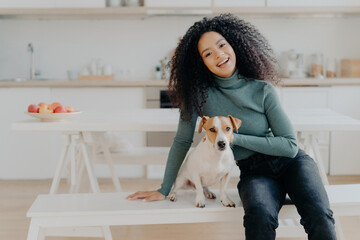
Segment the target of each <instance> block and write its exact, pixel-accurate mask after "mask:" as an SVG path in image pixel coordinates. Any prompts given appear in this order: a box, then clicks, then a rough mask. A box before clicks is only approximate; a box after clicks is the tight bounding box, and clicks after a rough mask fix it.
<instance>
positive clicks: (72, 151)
mask: <svg viewBox="0 0 360 240" xmlns="http://www.w3.org/2000/svg"><path fill="white" fill-rule="evenodd" d="M71 138H72V141H71V144H70V166H71V167H70V169H71V171H70V175H71V180H70V193H74V192H75V189H76V185H77V179H76V175H77V174H76V160H77V159H76V136H75V135H71Z"/></svg>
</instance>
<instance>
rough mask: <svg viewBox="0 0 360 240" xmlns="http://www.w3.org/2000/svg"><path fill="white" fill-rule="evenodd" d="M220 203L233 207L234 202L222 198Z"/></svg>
mask: <svg viewBox="0 0 360 240" xmlns="http://www.w3.org/2000/svg"><path fill="white" fill-rule="evenodd" d="M221 203H222V204H223V205H224V206H225V207H235V203H234V202H233V201H231V200H229V199H224V200H221Z"/></svg>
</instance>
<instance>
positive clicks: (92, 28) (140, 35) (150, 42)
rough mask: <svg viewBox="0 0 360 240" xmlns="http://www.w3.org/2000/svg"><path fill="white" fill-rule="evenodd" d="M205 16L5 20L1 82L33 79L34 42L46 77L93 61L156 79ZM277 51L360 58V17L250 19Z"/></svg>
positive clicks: (125, 75) (0, 26)
mask: <svg viewBox="0 0 360 240" xmlns="http://www.w3.org/2000/svg"><path fill="white" fill-rule="evenodd" d="M199 19H201V17H194V16H183V17H178V16H173V17H149V18H145V19H135V18H134V19H116V20H114V19H113V20H105V19H100V20H90V19H81V20H70V19H51V20H36V19H1V21H0V31H1V38H0V49H1V50H0V79H2V78H10V77H28V75H29V65H30V56H29V53H28V52H27V50H26V48H27V44H28V43H29V42H32V43H33V45H34V50H35V61H36V65H37V68H38V69H39V70H41V76H40V77H42V78H55V79H59V78H62V79H66V78H67V74H66V71H67V70H69V69H78V70H79V71H80V70H81V69H82V68H83V67H84V66H85V65H86V64H88V63H90V61H91V60H92V59H93V58H95V59H96V58H101V59H102V62H103V63H104V64H105V65H112V67H113V72H114V74H115V79H137V80H146V79H155V71H154V69H155V66H156V65H158V64H159V60H160V59H162V58H164V56H166V55H169V54H170V52H171V50H173V48H175V46H176V44H177V41H178V38H179V37H180V36H182V35H183V34H184V33H185V31H186V30H187V29H188V27H189V26H191V25H192V24H193V23H194V22H195V21H197V20H199ZM247 20H249V21H250V22H251V23H253V24H254V25H255V26H257V27H258V28H259V30H260V31H261V32H262V33H263V34H264V35H265V36H266V37H267V38H268V40H269V41H270V43H271V45H272V46H273V48H274V50H275V52H276V53H277V54H280V52H281V51H284V50H288V49H291V48H295V49H296V50H297V51H299V52H302V53H304V54H305V56H306V55H310V54H312V53H313V52H319V51H320V52H323V53H324V54H325V56H329V57H336V58H360V47H359V42H360V31H357V30H356V29H357V28H358V26H360V18H359V17H352V18H310V17H306V18H285V17H266V18H265V17H264V18H260V17H257V18H249V17H247Z"/></svg>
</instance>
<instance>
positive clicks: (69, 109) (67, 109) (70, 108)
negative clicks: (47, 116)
mask: <svg viewBox="0 0 360 240" xmlns="http://www.w3.org/2000/svg"><path fill="white" fill-rule="evenodd" d="M65 109H66V111H67V112H75V109H74V108H73V107H72V106H67V107H65Z"/></svg>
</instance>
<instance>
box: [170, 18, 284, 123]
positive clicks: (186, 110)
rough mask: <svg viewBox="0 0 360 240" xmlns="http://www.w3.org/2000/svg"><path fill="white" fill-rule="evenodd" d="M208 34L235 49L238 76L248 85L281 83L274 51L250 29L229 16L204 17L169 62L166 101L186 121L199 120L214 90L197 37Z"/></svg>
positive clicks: (247, 25)
mask: <svg viewBox="0 0 360 240" xmlns="http://www.w3.org/2000/svg"><path fill="white" fill-rule="evenodd" d="M211 31H214V32H217V33H219V34H221V35H222V36H223V37H224V38H225V39H226V40H227V41H228V43H229V44H230V45H231V46H232V48H233V49H234V52H235V55H236V68H237V69H238V73H239V75H241V76H244V77H246V78H247V79H248V80H249V81H251V80H254V79H257V80H265V81H270V82H272V83H274V84H277V83H278V82H279V80H280V79H279V77H278V70H277V61H276V58H275V56H274V53H273V50H272V49H271V47H270V45H269V43H268V41H267V40H266V39H265V37H264V36H263V35H261V34H260V32H259V31H258V30H257V29H256V28H255V27H254V26H253V25H251V24H250V23H248V22H245V21H244V20H241V19H239V18H237V17H236V16H234V15H232V14H221V15H219V16H216V17H213V18H207V17H205V18H203V19H202V20H201V21H198V22H195V23H194V25H193V26H191V27H190V28H189V30H188V31H187V32H186V34H185V35H184V36H183V38H182V39H181V40H180V42H179V44H178V46H177V48H176V49H175V53H174V56H173V57H172V59H171V62H170V68H171V75H170V82H169V86H168V87H169V98H170V100H171V102H172V104H173V106H176V107H179V108H180V115H181V117H182V119H183V120H185V121H189V120H190V118H191V115H192V113H193V112H196V113H197V114H198V115H199V116H202V107H203V105H204V104H205V102H206V99H207V93H208V89H209V87H213V86H214V80H213V79H214V76H213V74H212V73H211V72H210V70H209V69H208V68H207V67H206V66H205V64H204V62H203V60H202V58H201V56H200V54H199V51H198V41H199V39H200V37H201V36H202V35H203V34H204V33H206V32H211Z"/></svg>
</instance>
